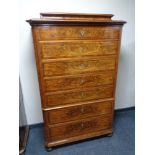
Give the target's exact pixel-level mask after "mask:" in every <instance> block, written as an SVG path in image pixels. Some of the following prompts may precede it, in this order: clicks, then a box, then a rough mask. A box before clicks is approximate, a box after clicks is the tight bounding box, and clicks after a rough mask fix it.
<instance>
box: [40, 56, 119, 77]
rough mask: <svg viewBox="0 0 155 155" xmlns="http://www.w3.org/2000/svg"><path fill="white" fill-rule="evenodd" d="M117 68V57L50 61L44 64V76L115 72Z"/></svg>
mask: <svg viewBox="0 0 155 155" xmlns="http://www.w3.org/2000/svg"><path fill="white" fill-rule="evenodd" d="M115 66H116V59H115V57H114V56H113V57H112V56H111V57H110V58H108V57H107V58H103V59H101V58H100V59H95V58H91V59H87V60H86V59H85V60H83V59H80V60H59V61H50V62H47V63H45V62H44V64H43V73H44V76H54V75H74V74H81V73H90V72H95V71H103V70H114V69H115Z"/></svg>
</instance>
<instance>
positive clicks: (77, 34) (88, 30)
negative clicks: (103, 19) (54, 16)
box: [39, 26, 121, 40]
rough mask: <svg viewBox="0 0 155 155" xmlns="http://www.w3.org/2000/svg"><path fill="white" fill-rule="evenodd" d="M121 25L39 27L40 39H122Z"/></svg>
mask: <svg viewBox="0 0 155 155" xmlns="http://www.w3.org/2000/svg"><path fill="white" fill-rule="evenodd" d="M120 29H121V28H120V27H116V26H115V27H110V26H105V27H103V26H102V27H101V26H96V27H93V26H65V27H63V26H59V27H54V26H53V27H48V28H40V29H39V37H40V38H39V40H59V39H62V40H69V39H80V40H81V39H93V40H94V39H120V35H121V32H120Z"/></svg>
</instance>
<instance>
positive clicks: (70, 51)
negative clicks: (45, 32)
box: [40, 41, 119, 59]
mask: <svg viewBox="0 0 155 155" xmlns="http://www.w3.org/2000/svg"><path fill="white" fill-rule="evenodd" d="M40 45H41V55H42V58H43V59H46V58H47V59H51V58H65V57H83V56H104V55H110V54H117V51H118V45H119V44H118V41H105V42H101V41H98V42H96V41H94V42H93V41H85V42H84V41H72V42H42V43H41V44H40Z"/></svg>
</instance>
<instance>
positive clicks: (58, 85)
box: [44, 71, 115, 92]
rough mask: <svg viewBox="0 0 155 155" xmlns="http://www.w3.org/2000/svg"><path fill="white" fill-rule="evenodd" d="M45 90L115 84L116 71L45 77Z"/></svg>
mask: <svg viewBox="0 0 155 155" xmlns="http://www.w3.org/2000/svg"><path fill="white" fill-rule="evenodd" d="M44 81H45V91H46V92H50V91H59V90H68V89H75V88H86V87H94V86H100V85H107V84H114V81H115V72H112V71H111V72H110V71H109V72H100V73H96V74H82V75H72V76H60V77H49V78H45V80H44Z"/></svg>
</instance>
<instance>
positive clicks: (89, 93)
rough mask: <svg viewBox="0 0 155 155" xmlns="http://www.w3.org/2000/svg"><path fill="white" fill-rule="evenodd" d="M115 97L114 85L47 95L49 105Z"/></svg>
mask: <svg viewBox="0 0 155 155" xmlns="http://www.w3.org/2000/svg"><path fill="white" fill-rule="evenodd" d="M112 97H113V86H105V87H94V88H89V89H80V90H78V89H77V90H74V91H73V90H72V91H64V92H53V93H48V94H47V95H46V98H47V101H46V103H47V104H46V105H47V107H50V106H56V105H63V104H68V103H76V102H82V101H90V100H98V99H105V98H112Z"/></svg>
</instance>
